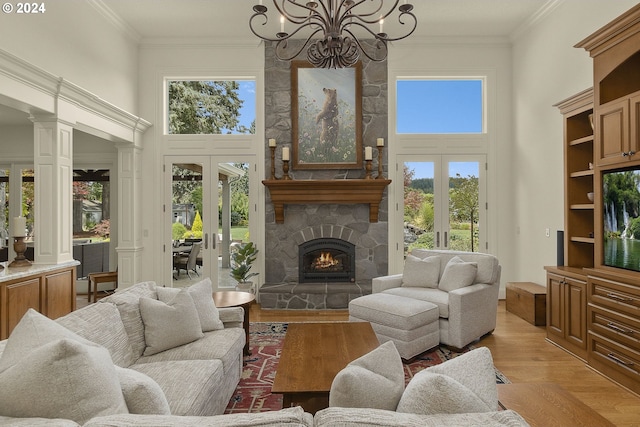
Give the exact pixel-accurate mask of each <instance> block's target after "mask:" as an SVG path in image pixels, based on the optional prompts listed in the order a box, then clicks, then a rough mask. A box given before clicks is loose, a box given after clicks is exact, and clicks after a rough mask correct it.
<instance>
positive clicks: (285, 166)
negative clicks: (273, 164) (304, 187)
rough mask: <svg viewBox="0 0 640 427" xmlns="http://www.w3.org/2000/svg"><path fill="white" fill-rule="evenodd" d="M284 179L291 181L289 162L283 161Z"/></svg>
mask: <svg viewBox="0 0 640 427" xmlns="http://www.w3.org/2000/svg"><path fill="white" fill-rule="evenodd" d="M282 179H285V180H286V179H291V177H290V176H289V160H283V161H282Z"/></svg>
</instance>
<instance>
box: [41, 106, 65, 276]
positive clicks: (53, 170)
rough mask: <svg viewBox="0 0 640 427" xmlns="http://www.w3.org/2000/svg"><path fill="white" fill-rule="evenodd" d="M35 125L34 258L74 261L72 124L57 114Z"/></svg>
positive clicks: (54, 262)
mask: <svg viewBox="0 0 640 427" xmlns="http://www.w3.org/2000/svg"><path fill="white" fill-rule="evenodd" d="M31 120H32V121H33V126H34V132H33V135H34V159H33V167H34V174H35V200H36V203H35V213H34V236H35V238H34V243H35V247H34V258H35V262H36V263H38V264H59V263H62V262H68V261H73V247H72V239H73V231H72V226H73V215H72V209H73V127H72V126H71V125H69V124H68V123H65V122H62V121H60V120H59V119H57V118H55V117H32V118H31Z"/></svg>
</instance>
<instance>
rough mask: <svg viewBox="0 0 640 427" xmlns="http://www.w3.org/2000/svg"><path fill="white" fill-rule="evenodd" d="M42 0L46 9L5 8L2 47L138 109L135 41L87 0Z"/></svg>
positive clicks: (0, 34)
mask: <svg viewBox="0 0 640 427" xmlns="http://www.w3.org/2000/svg"><path fill="white" fill-rule="evenodd" d="M11 3H14V4H15V3H16V2H11ZM38 3H41V2H38ZM42 3H44V4H45V6H46V11H45V13H42V14H31V15H24V14H22V15H20V14H16V13H15V12H14V13H11V14H7V13H2V16H0V49H3V50H5V51H7V52H9V53H11V54H13V55H15V56H17V57H19V58H21V59H22V60H24V61H27V62H29V63H31V64H33V65H35V66H37V67H39V68H42V69H44V70H46V71H47V72H49V73H52V74H54V75H56V76H60V77H62V78H64V79H65V80H68V81H71V82H72V83H75V84H76V85H78V86H80V87H82V88H84V89H86V90H88V91H90V92H93V93H94V94H96V95H98V96H99V97H100V98H102V99H104V100H106V101H108V102H110V103H111V104H114V105H117V106H118V107H120V108H122V109H124V110H126V111H129V112H131V113H133V114H136V111H137V102H136V101H137V81H138V74H137V72H138V66H137V64H138V58H137V45H136V43H135V42H134V41H133V40H132V39H130V38H128V37H126V36H124V35H123V33H122V30H119V29H117V28H116V27H115V26H114V25H112V24H111V23H109V22H108V21H107V20H106V19H105V18H104V17H103V16H100V13H99V12H98V11H97V9H95V8H94V7H93V6H91V5H90V2H88V1H86V0H53V1H45V2H42Z"/></svg>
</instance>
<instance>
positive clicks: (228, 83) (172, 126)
mask: <svg viewBox="0 0 640 427" xmlns="http://www.w3.org/2000/svg"><path fill="white" fill-rule="evenodd" d="M239 90H240V85H239V84H238V82H236V81H233V80H224V81H197V80H192V81H172V82H169V133H170V134H183V135H184V134H222V133H231V132H232V131H237V132H238V133H249V132H250V131H251V129H246V128H245V127H243V126H239V117H240V108H241V107H242V104H243V101H242V100H241V99H240V98H239V96H238V94H239ZM252 128H253V129H255V124H252Z"/></svg>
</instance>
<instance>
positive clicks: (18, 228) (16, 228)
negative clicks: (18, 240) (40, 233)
mask: <svg viewBox="0 0 640 427" xmlns="http://www.w3.org/2000/svg"><path fill="white" fill-rule="evenodd" d="M26 228H27V218H25V217H23V216H17V217H15V218H13V237H24V236H26V235H27V233H26Z"/></svg>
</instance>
